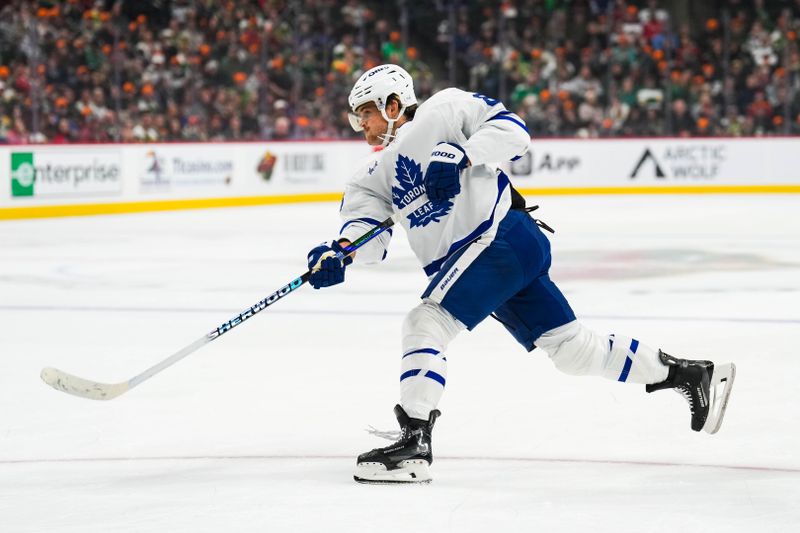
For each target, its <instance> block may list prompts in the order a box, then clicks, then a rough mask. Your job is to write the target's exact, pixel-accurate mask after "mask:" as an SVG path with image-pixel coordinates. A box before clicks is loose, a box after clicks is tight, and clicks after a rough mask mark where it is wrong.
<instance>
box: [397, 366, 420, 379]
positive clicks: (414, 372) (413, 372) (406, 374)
mask: <svg viewBox="0 0 800 533" xmlns="http://www.w3.org/2000/svg"><path fill="white" fill-rule="evenodd" d="M420 372H422V369H421V368H415V369H414V370H409V371H407V372H403V373H402V374H401V375H400V381H403V380H404V379H406V378H410V377H413V376H416V375H417V374H419V373H420Z"/></svg>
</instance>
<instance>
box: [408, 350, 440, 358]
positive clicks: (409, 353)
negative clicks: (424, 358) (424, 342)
mask: <svg viewBox="0 0 800 533" xmlns="http://www.w3.org/2000/svg"><path fill="white" fill-rule="evenodd" d="M415 353H429V354H431V355H439V350H434V349H433V348H421V349H419V350H412V351H410V352H408V353H407V354H403V358H406V357H408V356H409V355H414V354H415Z"/></svg>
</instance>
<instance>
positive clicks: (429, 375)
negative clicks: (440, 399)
mask: <svg viewBox="0 0 800 533" xmlns="http://www.w3.org/2000/svg"><path fill="white" fill-rule="evenodd" d="M425 377H426V378H431V379H432V380H433V381H438V382H439V384H440V385H441V386H442V387H444V381H445V380H444V376H441V375H439V374H437V373H436V372H434V371H433V370H428V373H427V374H425Z"/></svg>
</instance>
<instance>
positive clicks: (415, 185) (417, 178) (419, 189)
mask: <svg viewBox="0 0 800 533" xmlns="http://www.w3.org/2000/svg"><path fill="white" fill-rule="evenodd" d="M395 180H396V181H397V185H398V186H397V187H392V202H393V203H394V205H395V206H397V208H398V209H403V208H404V207H405V206H407V205H408V204H410V203H411V202H413V201H414V200H416V199H417V198H418V197H419V196H420V195H422V194H424V193H425V185H423V184H422V167H421V165H420V164H419V163H417V162H416V161H414V160H413V159H411V158H410V157H406V156H404V155H399V156H398V157H397V165H396V166H395ZM452 207H453V202H451V201H450V200H445V201H444V202H436V203H433V202H428V203H427V204H425V205H424V206H422V207H420V208H419V209H417V210H416V211H414V212H412V213H411V214H410V215H408V220H410V221H411V227H412V228H414V227H418V226H423V227H424V226H427V225H428V224H430V223H431V222H439V221H440V220H441V219H442V217H444V216H446V215H447V214H448V213H449V212H450V209H451V208H452Z"/></svg>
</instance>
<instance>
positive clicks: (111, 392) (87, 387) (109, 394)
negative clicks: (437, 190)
mask: <svg viewBox="0 0 800 533" xmlns="http://www.w3.org/2000/svg"><path fill="white" fill-rule="evenodd" d="M426 203H428V198H427V196H425V195H423V196H422V197H421V198H417V199H416V200H415V201H414V202H412V203H411V204H409V205H408V206H406V207H405V208H404V209H402V210H401V211H398V212H396V213H394V214H393V215H392V216H390V217H389V218H387V219H386V220H384V221H383V222H381V223H380V224H379V225H377V226H375V227H374V228H372V229H371V230H370V231H368V232H367V233H365V234H364V235H362V236H361V237H359V238H358V239H356V240H355V241H353V242H352V243H350V244H349V245H348V246H346V247H345V248H344V251H343V252H339V253H337V258H338V259H340V260H341V259H342V258H343V257H344V256H345V255H350V254H351V253H352V252H355V251H356V250H358V249H359V248H361V247H362V246H363V245H365V244H366V243H368V242H369V241H371V240H372V239H374V238H375V237H377V236H378V235H380V234H381V233H383V232H384V231H386V230H387V229H389V228H391V227H392V226H393V225H394V224H395V223H396V222H397V220H399V219H400V217H403V216H408V215H409V214H411V213H413V212H414V211H416V210H417V209H419V208H421V207H422V206H424V205H425V204H426ZM310 276H311V271H310V270H309V271H306V272H305V274H303V275H302V276H300V277H298V278H295V279H293V280H292V281H290V282H289V283H287V284H286V285H284V286H283V287H281V288H280V289H278V290H277V291H275V292H273V293H272V294H270V295H269V296H267V297H266V298H264V299H263V300H261V301H260V302H258V303H256V304H255V305H253V306H251V307H248V308H247V309H245V310H244V311H242V312H241V313H239V314H238V315H236V316H235V317H233V318H231V319H230V320H228V321H227V322H224V323H223V324H222V325H221V326H219V327H217V328H216V329H214V330H212V331H211V332H210V333H207V334H206V335H203V336H202V337H200V338H199V339H197V340H196V341H194V342H193V343H191V344H190V345H188V346H186V347H184V348H182V349H181V350H179V351H177V352H175V353H174V354H172V355H170V356H169V357H167V358H166V359H164V360H163V361H161V362H160V363H158V364H156V365H153V366H152V367H150V368H148V369H147V370H145V371H144V372H142V373H141V374H137V375H136V376H134V377H132V378H131V379H129V380H128V381H123V382H120V383H100V382H97V381H90V380H88V379H83V378H80V377H78V376H74V375H72V374H69V373H67V372H64V371H63V370H58V369H57V368H51V367H47V368H44V369H42V373H41V378H42V380H43V381H44V382H45V383H47V384H48V385H50V386H51V387H53V388H54V389H56V390H60V391H62V392H66V393H67V394H72V395H74V396H80V397H81V398H89V399H91V400H113V399H114V398H116V397H117V396H119V395H121V394H124V393H126V392H128V391H129V390H131V389H132V388H134V387H135V386H137V385H139V384H140V383H142V382H144V381H147V380H148V379H150V378H151V377H153V376H155V375H156V374H158V373H159V372H161V371H162V370H164V369H166V368H168V367H170V366H172V365H174V364H175V363H177V362H178V361H180V360H181V359H183V358H184V357H186V356H187V355H189V354H191V353H193V352H195V351H196V350H198V349H200V348H201V347H203V346H205V345H206V344H208V343H209V342H211V341H213V340H214V339H217V338H219V337H221V336H222V335H224V334H225V333H227V332H229V331H230V330H232V329H233V328H235V327H236V326H238V325H239V324H241V323H243V322H244V321H245V320H248V319H250V318H252V317H253V316H255V315H256V314H258V313H260V312H261V311H263V310H264V309H266V308H267V307H269V306H270V305H272V304H274V303H275V302H277V301H278V300H280V299H281V298H283V297H284V296H286V295H287V294H290V293H292V292H294V291H295V290H297V289H298V288H300V287H301V286H302V285H304V284H305V283H306V282H307V281H308V279H309V277H310Z"/></svg>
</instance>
